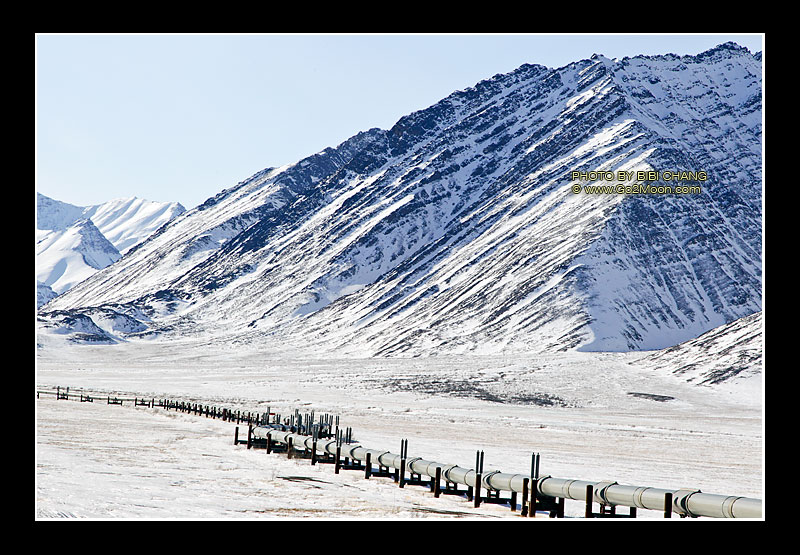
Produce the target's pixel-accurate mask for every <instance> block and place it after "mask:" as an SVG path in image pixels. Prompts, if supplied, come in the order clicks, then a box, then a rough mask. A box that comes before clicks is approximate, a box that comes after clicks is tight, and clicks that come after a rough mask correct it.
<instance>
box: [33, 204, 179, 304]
mask: <svg viewBox="0 0 800 555" xmlns="http://www.w3.org/2000/svg"><path fill="white" fill-rule="evenodd" d="M36 202H37V205H36V279H37V283H40V284H41V286H42V287H47V288H49V291H47V290H45V289H42V290H41V291H40V292H39V293H40V294H39V295H38V300H37V303H38V304H37V306H39V307H41V306H42V305H43V304H45V303H47V302H48V301H49V300H51V299H52V298H53V297H54V296H55V295H58V294H60V293H63V292H64V291H66V290H68V289H70V288H71V287H73V286H74V285H76V284H77V283H80V282H81V281H83V280H84V279H86V278H88V277H89V276H91V275H92V274H94V273H95V272H96V271H97V270H100V269H102V268H105V267H106V266H109V265H110V264H113V263H114V262H116V261H117V260H119V259H120V257H121V255H122V254H124V253H125V252H127V251H128V250H130V249H131V248H133V247H134V246H135V245H136V244H138V243H140V242H141V241H142V240H144V239H145V238H147V237H148V236H149V235H151V234H152V233H153V232H154V231H156V230H157V229H158V228H159V227H161V225H163V224H164V223H166V222H167V221H169V220H171V219H173V218H175V217H177V216H178V215H180V214H182V213H183V212H184V211H185V209H184V208H183V206H181V205H180V204H178V203H174V202H173V203H160V202H152V201H146V200H142V199H137V198H129V199H117V200H112V201H109V202H107V203H105V204H99V205H96V206H88V207H80V206H74V205H71V204H68V203H66V202H61V201H58V200H54V199H51V198H49V197H46V196H44V195H42V194H40V193H37V195H36Z"/></svg>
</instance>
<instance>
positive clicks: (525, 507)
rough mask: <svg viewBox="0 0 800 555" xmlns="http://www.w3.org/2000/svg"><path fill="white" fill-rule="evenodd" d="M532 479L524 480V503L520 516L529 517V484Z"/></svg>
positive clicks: (521, 506) (521, 505)
mask: <svg viewBox="0 0 800 555" xmlns="http://www.w3.org/2000/svg"><path fill="white" fill-rule="evenodd" d="M529 483H530V478H523V479H522V503H521V504H520V508H519V516H528V484H529Z"/></svg>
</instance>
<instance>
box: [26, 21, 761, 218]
mask: <svg viewBox="0 0 800 555" xmlns="http://www.w3.org/2000/svg"><path fill="white" fill-rule="evenodd" d="M729 40H732V41H735V42H737V43H738V44H740V45H742V46H746V47H747V48H749V49H750V50H751V51H752V52H756V51H759V50H763V49H764V47H763V36H762V35H760V34H750V35H747V34H744V35H742V34H715V35H372V34H365V35H306V34H295V35H238V34H235V35H194V34H182V35H141V34H121V35H94V34H93V35H80V34H58V35H56V34H53V35H51V34H40V35H37V36H36V190H37V191H39V192H41V193H43V194H45V195H47V196H49V197H52V198H55V199H57V200H61V201H64V202H69V203H71V204H75V205H78V206H88V205H92V204H100V203H103V202H106V201H108V200H111V199H115V198H120V197H132V196H136V197H139V198H145V199H148V200H156V201H162V202H165V201H178V202H180V203H181V204H183V205H184V206H185V207H186V208H187V209H188V208H193V207H194V206H196V205H198V204H200V203H202V202H203V201H204V200H206V199H207V198H208V197H210V196H213V195H214V194H216V193H218V192H219V191H221V190H222V189H225V188H227V187H231V186H233V185H235V184H236V183H238V182H239V181H242V180H243V179H246V178H247V177H249V176H250V175H252V174H254V173H255V172H257V171H259V170H261V169H263V168H266V167H273V166H281V165H284V164H289V163H293V162H297V161H298V160H300V159H301V158H303V157H305V156H308V155H310V154H314V153H315V152H319V151H320V150H322V149H324V148H326V147H328V146H336V145H337V144H339V143H340V142H342V141H344V140H345V139H347V138H349V137H351V136H353V135H355V134H356V133H358V132H359V131H363V130H366V129H369V128H371V127H380V128H383V129H388V128H390V127H391V126H392V125H394V123H395V122H396V121H397V120H398V119H400V118H401V117H402V116H404V115H406V114H409V113H411V112H413V111H415V110H420V109H423V108H426V107H428V106H430V105H432V104H434V103H436V102H437V101H439V100H441V99H442V98H444V97H445V96H447V95H449V94H450V93H452V92H453V91H455V90H459V89H465V88H467V87H471V86H473V85H475V84H476V83H477V82H479V81H481V80H482V79H486V78H489V77H491V76H493V75H495V74H497V73H506V72H509V71H512V70H514V69H516V68H517V67H519V66H520V65H522V64H524V63H532V64H541V65H545V66H548V67H561V66H563V65H566V64H568V63H570V62H572V61H576V60H580V59H584V58H588V57H590V56H591V55H592V54H594V53H598V54H603V55H605V56H607V57H609V58H622V57H624V56H635V55H637V54H666V53H674V54H679V55H681V54H697V53H699V52H702V51H704V50H708V49H709V48H712V47H714V46H716V45H717V44H720V43H722V42H726V41H729Z"/></svg>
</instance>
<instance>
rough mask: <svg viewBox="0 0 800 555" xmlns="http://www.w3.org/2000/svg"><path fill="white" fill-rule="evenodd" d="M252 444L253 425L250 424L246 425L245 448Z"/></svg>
mask: <svg viewBox="0 0 800 555" xmlns="http://www.w3.org/2000/svg"><path fill="white" fill-rule="evenodd" d="M252 446H253V427H252V426H251V425H249V424H248V425H247V448H248V449H250V448H251V447H252Z"/></svg>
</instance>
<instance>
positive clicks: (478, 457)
mask: <svg viewBox="0 0 800 555" xmlns="http://www.w3.org/2000/svg"><path fill="white" fill-rule="evenodd" d="M482 478H483V451H477V452H476V453H475V487H474V493H473V505H474V506H475V508H478V507H480V506H481V479H482Z"/></svg>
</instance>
